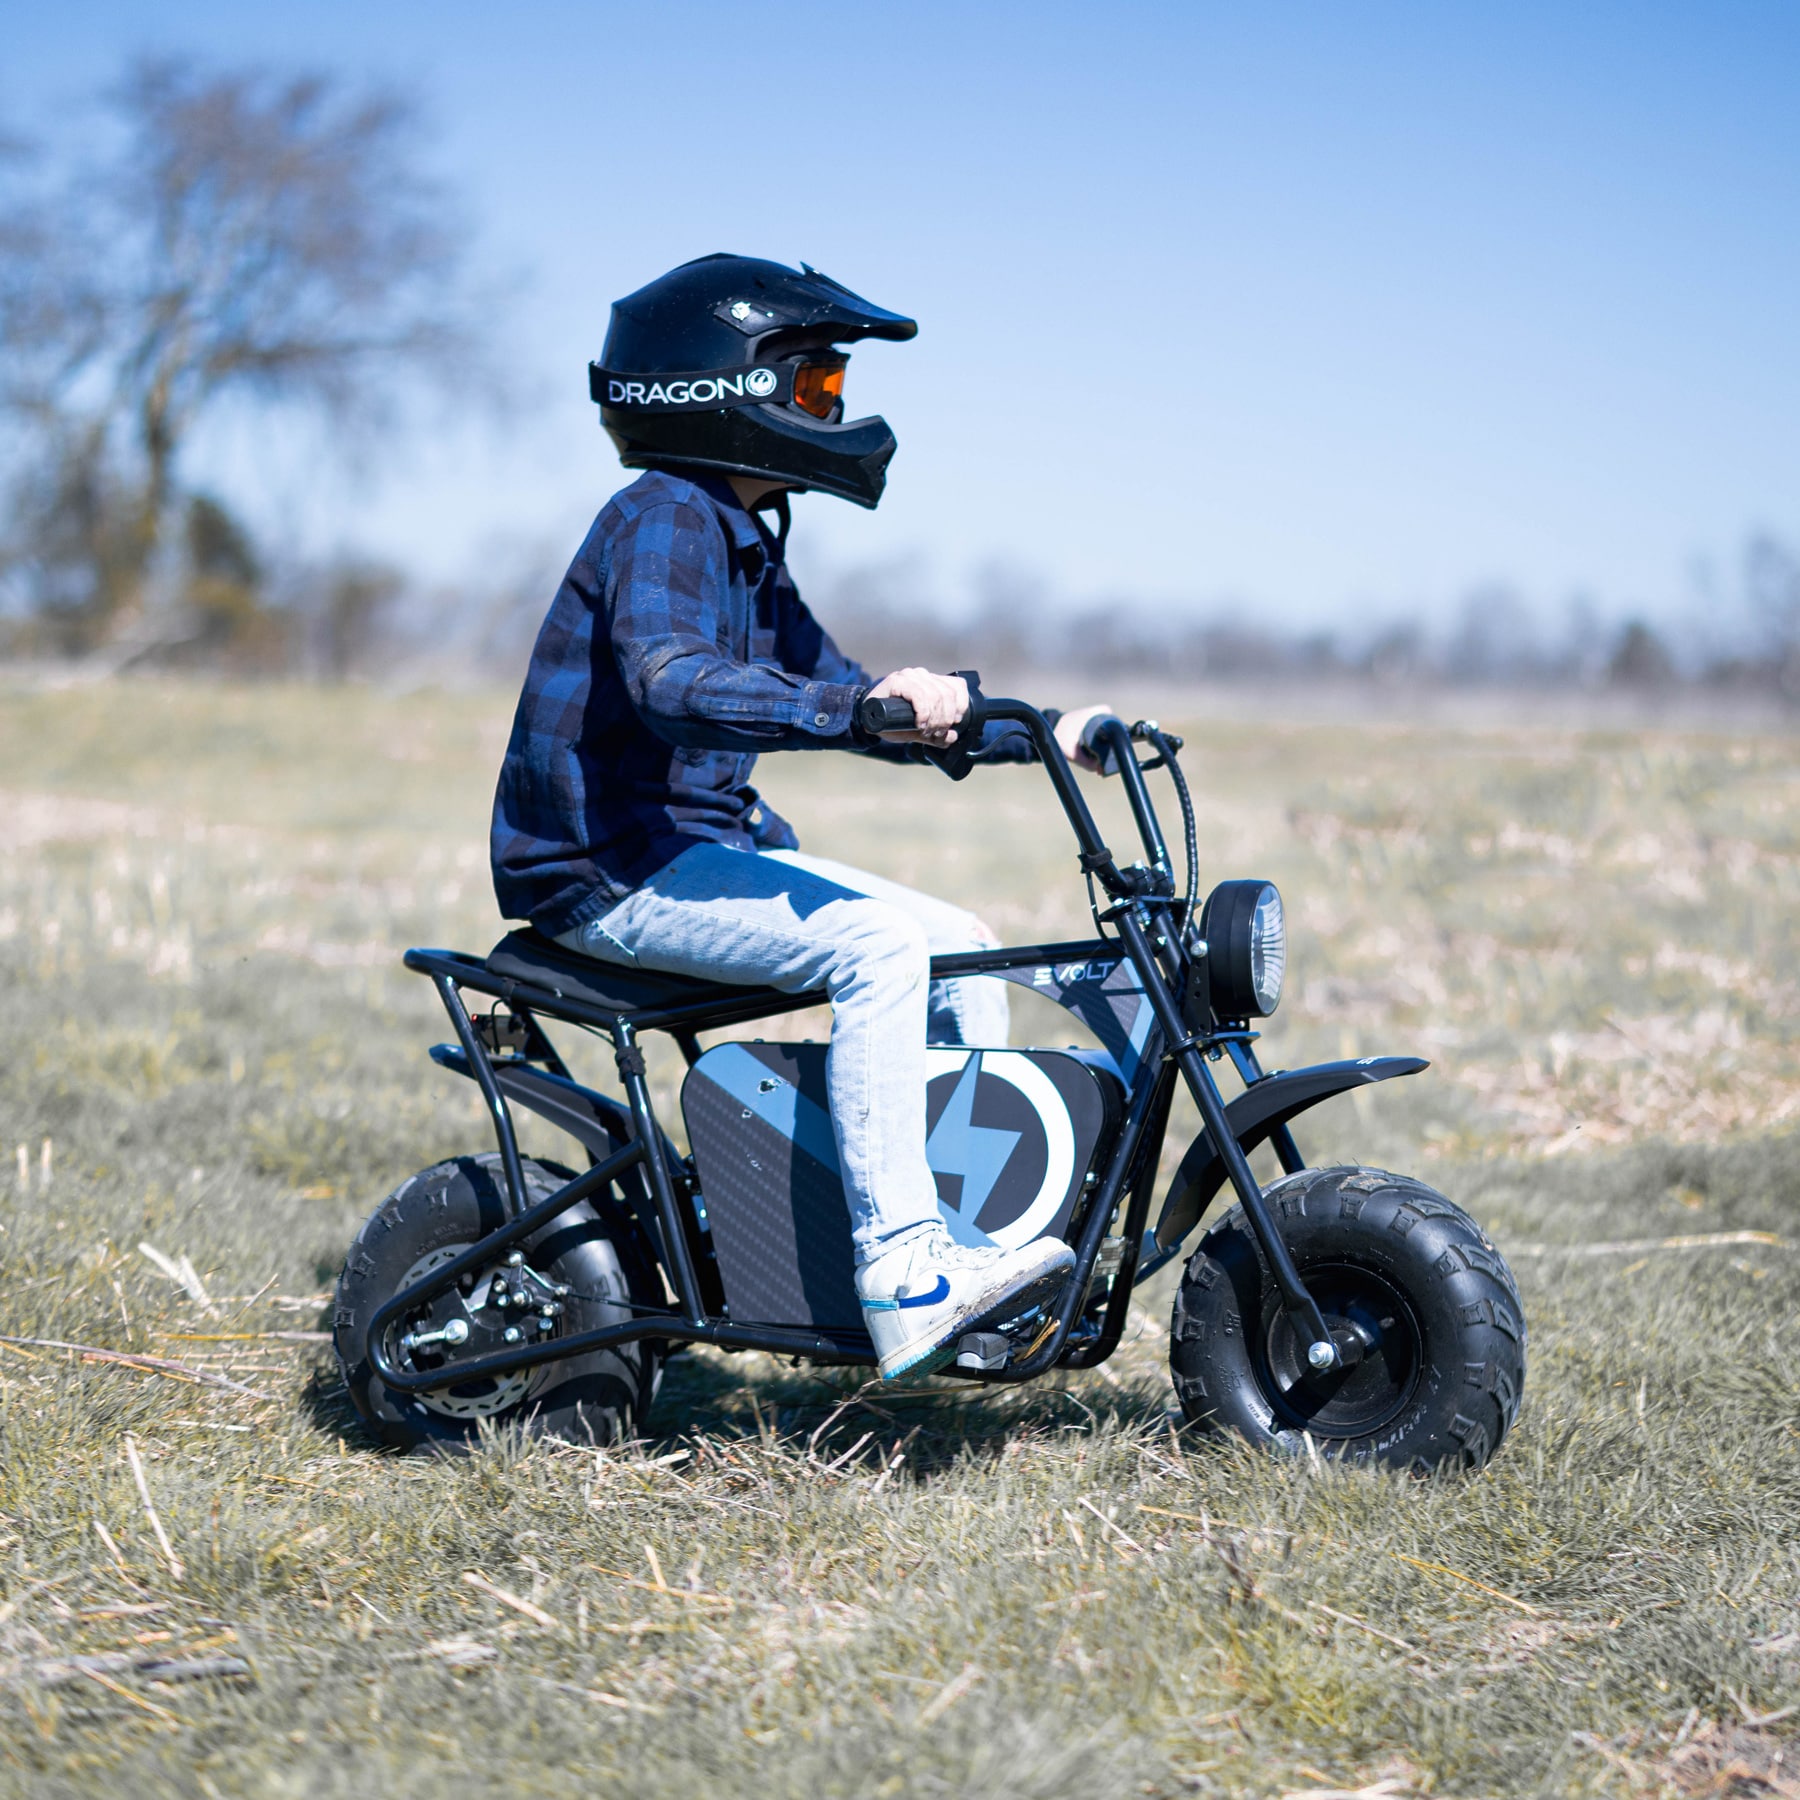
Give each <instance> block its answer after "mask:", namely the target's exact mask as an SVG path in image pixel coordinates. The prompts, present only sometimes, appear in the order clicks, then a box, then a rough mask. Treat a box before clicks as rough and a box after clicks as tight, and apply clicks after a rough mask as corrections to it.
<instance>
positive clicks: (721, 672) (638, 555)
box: [606, 501, 869, 750]
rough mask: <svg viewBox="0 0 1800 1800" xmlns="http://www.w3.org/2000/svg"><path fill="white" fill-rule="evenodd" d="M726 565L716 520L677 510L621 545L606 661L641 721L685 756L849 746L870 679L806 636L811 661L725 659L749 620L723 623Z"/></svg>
mask: <svg viewBox="0 0 1800 1800" xmlns="http://www.w3.org/2000/svg"><path fill="white" fill-rule="evenodd" d="M729 554H730V550H729V546H728V545H727V542H726V539H725V534H724V532H723V531H722V530H721V528H720V526H719V523H718V521H717V519H716V518H715V517H713V516H712V515H711V514H710V513H709V512H708V511H707V510H706V509H705V508H703V507H701V506H699V505H697V504H693V503H690V502H685V501H667V502H664V503H663V504H661V505H658V506H655V507H651V508H649V509H648V510H647V511H645V512H644V513H643V514H642V515H641V516H640V517H639V518H638V520H637V521H636V525H635V528H634V529H633V530H632V531H631V532H629V533H628V534H626V535H625V536H624V538H623V539H622V541H621V542H620V545H619V549H618V553H617V554H616V556H615V557H614V559H613V564H612V568H611V571H610V579H609V581H608V591H607V595H606V605H607V612H608V616H609V629H610V635H611V639H612V647H613V654H614V656H615V658H616V659H617V662H618V668H619V674H620V676H621V677H622V679H623V680H624V683H625V688H626V692H627V693H628V694H629V695H630V697H631V703H632V705H633V707H635V708H636V710H637V712H638V715H639V717H641V718H642V719H643V721H644V722H645V724H646V725H648V726H649V727H650V729H651V730H652V731H654V732H655V733H656V735H657V736H658V737H660V738H662V739H664V740H665V741H666V742H668V743H671V744H674V745H676V746H678V747H680V748H683V749H698V750H772V749H791V750H805V749H842V748H846V747H848V746H850V745H852V744H854V743H855V742H856V738H855V734H854V728H853V717H854V712H855V706H856V701H857V699H858V697H859V696H860V695H861V693H862V692H863V690H864V689H866V688H867V687H868V685H869V682H868V677H867V675H866V674H865V673H864V672H863V671H862V670H861V669H860V668H859V667H858V666H857V665H856V664H855V663H853V662H851V661H849V659H848V658H846V657H844V656H843V655H842V654H841V653H839V652H838V650H837V647H836V646H835V645H833V644H831V641H830V639H829V638H827V637H825V635H824V633H823V632H820V631H818V627H817V626H816V625H814V626H813V630H814V631H815V632H816V633H817V635H818V639H819V640H820V643H819V648H818V649H817V651H816V653H815V654H814V655H813V656H812V657H811V658H810V659H809V658H807V657H806V656H804V655H801V656H798V657H796V659H795V660H794V661H792V662H789V660H788V658H787V657H786V656H785V655H781V656H778V657H776V658H770V659H768V660H766V661H765V660H760V659H759V660H753V661H745V660H743V659H742V658H740V657H737V656H733V655H732V654H730V652H729V648H728V647H729V646H730V645H731V644H732V643H733V642H734V641H735V642H742V641H744V640H745V639H746V638H747V636H748V626H749V621H737V620H731V619H728V618H726V617H723V616H722V607H725V606H729V605H730V604H732V601H731V594H732V583H731V581H730V578H729V570H728V567H727V559H728V557H729ZM739 591H740V592H741V591H742V589H741V585H740V588H739ZM789 591H790V592H791V591H792V590H791V587H790V589H789ZM794 603H795V605H798V595H795V596H794ZM800 611H801V613H802V614H803V615H804V616H805V617H806V619H807V622H808V623H809V624H810V623H811V615H810V614H805V609H804V608H800ZM796 647H798V646H796Z"/></svg>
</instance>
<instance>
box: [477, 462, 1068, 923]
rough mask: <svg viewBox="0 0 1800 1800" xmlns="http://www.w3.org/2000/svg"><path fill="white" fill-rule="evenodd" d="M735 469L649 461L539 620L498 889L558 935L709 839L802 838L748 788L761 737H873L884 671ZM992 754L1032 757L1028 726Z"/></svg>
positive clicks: (832, 746) (773, 842)
mask: <svg viewBox="0 0 1800 1800" xmlns="http://www.w3.org/2000/svg"><path fill="white" fill-rule="evenodd" d="M781 552H782V546H781V544H780V542H779V540H777V538H776V537H775V536H774V535H773V534H772V533H771V532H770V531H768V530H767V528H766V527H764V526H763V524H762V523H761V522H760V521H759V520H758V519H756V518H755V517H753V516H752V515H751V514H750V513H748V512H747V511H745V509H744V508H743V507H742V506H740V505H739V504H738V501H737V498H736V496H735V495H734V494H733V493H732V491H731V488H730V487H729V485H728V484H727V483H726V482H725V481H724V480H723V479H721V478H717V477H714V476H709V475H702V476H699V477H697V478H695V479H689V478H687V477H685V476H682V475H677V474H674V473H672V472H668V471H663V470H651V471H649V472H648V473H647V474H645V475H643V476H641V477H640V478H639V479H638V480H637V481H635V482H633V483H632V484H631V486H630V487H628V488H626V489H625V490H624V491H623V492H622V493H619V494H615V495H614V496H613V498H612V499H611V500H610V501H609V502H608V503H607V505H606V506H605V508H604V509H603V510H602V511H601V513H600V516H599V517H598V518H597V519H596V520H595V521H594V525H593V529H592V530H591V531H589V533H588V536H587V541H586V542H585V543H584V544H583V545H582V547H581V549H580V551H579V553H578V554H577V555H576V558H575V560H574V562H573V563H572V564H571V565H570V567H569V572H568V574H567V575H565V576H564V577H563V582H562V586H561V587H560V588H559V589H558V590H557V593H556V598H555V599H554V600H553V601H552V602H551V605H550V612H549V616H548V617H547V618H546V619H545V620H544V624H543V628H542V629H541V630H540V631H539V633H538V638H537V644H536V646H535V648H534V649H533V651H532V655H531V668H530V671H529V673H528V674H527V675H526V678H525V691H524V692H523V693H522V694H521V695H520V696H519V707H518V711H517V713H516V714H515V715H514V717H513V727H512V736H511V738H510V740H509V741H508V743H507V746H506V760H505V762H504V763H503V764H502V766H501V770H500V785H499V789H498V791H497V793H496V794H495V796H494V819H493V830H492V834H491V839H490V850H491V854H492V858H493V867H494V893H495V897H496V898H497V899H498V901H499V903H500V911H501V913H502V914H503V915H504V916H505V917H507V918H509V919H529V920H530V921H531V923H532V924H533V925H535V926H536V927H537V928H538V930H540V931H542V932H544V933H546V934H548V935H550V936H560V935H562V934H563V933H565V932H569V931H574V930H577V929H579V928H580V927H581V926H582V925H585V924H586V923H587V922H588V921H589V920H590V919H594V918H597V917H599V916H600V915H601V914H602V913H604V912H605V911H606V910H607V909H608V908H609V907H610V906H612V905H613V904H614V903H615V902H616V901H618V900H621V899H623V898H624V896H625V895H626V894H628V893H630V892H631V891H632V890H633V889H634V888H636V887H638V886H640V885H641V884H642V883H643V882H645V881H647V880H648V879H649V878H650V877H651V876H652V875H653V874H655V873H656V871H657V870H658V869H660V868H662V867H663V866H664V865H665V864H667V863H669V862H672V861H673V860H674V859H675V858H676V857H677V856H679V855H680V854H681V852H682V851H683V850H685V849H688V848H689V847H690V846H691V845H692V844H693V843H695V841H696V840H700V839H705V840H708V841H710V842H713V843H721V844H732V845H735V846H737V847H739V848H742V849H746V850H748V849H751V848H763V849H795V848H797V847H798V839H797V838H796V837H795V836H794V832H793V828H792V827H791V826H790V825H789V824H788V823H787V822H786V820H784V819H782V818H780V817H778V816H777V815H776V813H775V812H773V811H772V810H771V809H770V807H769V806H768V805H767V804H766V803H765V802H764V801H763V800H762V798H761V796H760V795H759V794H758V793H757V791H756V789H755V788H754V787H752V786H751V785H750V775H751V771H752V770H753V769H754V768H755V766H756V757H757V753H758V752H759V751H763V750H859V751H864V752H867V753H870V754H875V755H880V756H884V757H888V758H891V759H895V760H912V752H913V750H914V748H915V747H914V746H911V745H891V744H871V743H870V741H869V740H868V739H866V738H864V737H862V736H861V735H860V734H859V733H858V731H857V730H856V728H855V726H854V723H853V721H854V717H855V709H856V703H857V701H858V700H860V699H861V697H862V695H863V694H864V693H865V692H866V691H867V690H868V688H869V687H870V686H871V685H873V684H872V680H871V677H870V675H869V673H868V671H867V670H865V669H864V668H863V667H862V665H861V664H860V663H857V662H854V661H852V660H851V659H850V658H849V657H847V656H845V655H844V653H843V652H842V651H841V650H839V649H838V647H837V645H836V644H834V643H833V642H832V641H831V639H830V637H829V636H828V635H827V634H826V633H825V631H824V630H823V629H822V628H821V627H820V626H819V624H818V622H817V621H816V620H815V619H814V618H813V616H812V614H811V613H810V612H808V611H807V609H806V607H805V605H804V603H803V602H802V601H801V599H800V595H799V592H798V590H797V589H796V588H795V586H794V583H793V579H792V577H790V576H789V574H788V571H787V568H786V565H785V563H784V562H783V560H782V553H781ZM983 751H984V753H985V755H986V756H988V757H992V758H996V759H999V760H1008V761H1013V760H1026V759H1028V758H1029V757H1030V756H1031V755H1032V754H1033V752H1032V748H1031V743H1030V740H1029V739H1028V738H1026V737H1025V735H1024V733H1023V732H1021V731H1019V730H1018V729H1017V728H1016V727H1012V728H1007V727H1000V726H996V727H991V728H990V730H989V733H988V734H987V736H986V738H985V739H984V743H983Z"/></svg>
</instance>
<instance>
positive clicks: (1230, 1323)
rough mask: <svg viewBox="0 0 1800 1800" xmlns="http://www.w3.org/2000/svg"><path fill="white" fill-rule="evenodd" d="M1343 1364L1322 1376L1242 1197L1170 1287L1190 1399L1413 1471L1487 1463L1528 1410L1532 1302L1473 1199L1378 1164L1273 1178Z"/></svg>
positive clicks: (1215, 1420)
mask: <svg viewBox="0 0 1800 1800" xmlns="http://www.w3.org/2000/svg"><path fill="white" fill-rule="evenodd" d="M1267 1195H1268V1201H1269V1206H1270V1209H1271V1211H1272V1212H1273V1213H1274V1215H1275V1221H1276V1224H1277V1227H1278V1228H1279V1230H1280V1232H1281V1235H1282V1238H1283V1240H1284V1241H1285V1242H1286V1244H1287V1247H1288V1250H1289V1252H1290V1253H1291V1254H1292V1256H1293V1259H1294V1262H1295V1264H1296V1266H1297V1267H1298V1268H1299V1271H1300V1273H1301V1275H1302V1277H1303V1278H1304V1279H1305V1281H1306V1284H1307V1287H1308V1288H1309V1290H1310V1291H1311V1293H1312V1295H1313V1297H1314V1299H1315V1300H1317V1301H1318V1303H1319V1307H1320V1310H1321V1312H1323V1313H1324V1315H1325V1322H1326V1326H1327V1328H1328V1329H1329V1330H1331V1332H1332V1334H1333V1336H1334V1338H1336V1339H1338V1341H1339V1342H1340V1345H1341V1346H1342V1347H1344V1348H1346V1349H1347V1350H1348V1354H1347V1355H1346V1356H1345V1359H1344V1363H1343V1366H1341V1367H1339V1368H1337V1369H1333V1370H1330V1371H1327V1372H1326V1373H1325V1374H1323V1375H1320V1374H1317V1373H1316V1372H1314V1371H1313V1370H1312V1369H1311V1368H1310V1367H1309V1366H1308V1365H1307V1363H1306V1359H1305V1354H1304V1348H1305V1347H1304V1346H1303V1345H1301V1344H1299V1343H1298V1342H1297V1341H1296V1338H1295V1335H1294V1332H1293V1330H1292V1328H1291V1326H1290V1325H1289V1323H1288V1320H1287V1315H1286V1314H1285V1312H1284V1311H1283V1309H1282V1306H1281V1300H1280V1295H1279V1294H1278V1292H1277V1291H1276V1287H1275V1283H1274V1281H1273V1279H1272V1278H1271V1276H1270V1273H1269V1270H1268V1268H1267V1266H1266V1264H1265V1263H1264V1261H1263V1257H1262V1252H1261V1250H1260V1249H1259V1248H1258V1246H1257V1243H1256V1239H1255V1235H1254V1233H1253V1232H1252V1230H1251V1228H1250V1224H1249V1221H1248V1220H1247V1219H1246V1218H1245V1216H1244V1213H1243V1209H1242V1208H1241V1207H1233V1208H1232V1209H1231V1211H1230V1212H1228V1213H1227V1214H1225V1216H1224V1217H1223V1218H1222V1219H1221V1220H1220V1221H1219V1222H1218V1224H1217V1225H1215V1226H1214V1227H1213V1228H1212V1230H1211V1231H1209V1232H1208V1233H1207V1234H1206V1236H1205V1238H1204V1239H1203V1240H1202V1241H1201V1243H1200V1246H1199V1248H1198V1249H1197V1250H1196V1251H1195V1252H1194V1254H1193V1256H1192V1257H1191V1258H1190V1259H1189V1260H1188V1265H1187V1272H1186V1274H1185V1275H1184V1277H1183V1278H1182V1282H1181V1286H1180V1288H1179V1290H1178V1291H1177V1293H1176V1296H1175V1313H1174V1320H1173V1324H1172V1327H1171V1332H1170V1345H1169V1365H1170V1373H1171V1375H1172V1376H1173V1378H1174V1383H1175V1393H1176V1396H1177V1398H1178V1399H1179V1401H1180V1403H1181V1410H1182V1412H1183V1414H1184V1415H1185V1416H1186V1418H1187V1419H1188V1421H1189V1422H1190V1423H1191V1424H1194V1425H1196V1426H1199V1427H1201V1428H1203V1429H1206V1430H1214V1431H1235V1432H1237V1433H1238V1434H1239V1435H1240V1436H1242V1437H1245V1438H1247V1439H1249V1440H1250V1441H1251V1442H1252V1443H1256V1444H1262V1445H1265V1446H1267V1447H1269V1448H1271V1449H1282V1450H1295V1449H1304V1446H1305V1444H1306V1442H1307V1440H1308V1438H1310V1440H1311V1442H1312V1444H1313V1446H1314V1447H1315V1448H1316V1449H1317V1450H1318V1452H1319V1453H1320V1454H1321V1455H1326V1456H1333V1457H1338V1458H1341V1459H1343V1460H1345V1461H1348V1462H1374V1463H1381V1464H1384V1465H1387V1466H1390V1467H1394V1468H1401V1469H1408V1470H1412V1471H1415V1472H1421V1473H1423V1472H1427V1471H1430V1470H1434V1469H1437V1468H1440V1467H1442V1466H1445V1465H1449V1466H1452V1467H1456V1468H1461V1469H1466V1470H1474V1469H1479V1468H1480V1467H1481V1466H1482V1465H1483V1464H1484V1463H1486V1462H1487V1460H1488V1459H1489V1458H1490V1457H1491V1456H1492V1455H1493V1454H1494V1452H1495V1451H1496V1450H1498V1449H1499V1447H1500V1444H1501V1441H1502V1440H1503V1439H1504V1438H1505V1436H1506V1434H1507V1432H1508V1431H1509V1430H1510V1429H1511V1427H1512V1423H1513V1420H1514V1419H1515V1418H1516V1417H1517V1416H1518V1411H1519V1402H1520V1398H1521V1396H1522V1394H1523V1392H1524V1386H1525V1313H1524V1309H1523V1307H1522V1306H1521V1305H1520V1304H1519V1290H1518V1286H1517V1284H1516V1283H1515V1282H1514V1280H1513V1276H1512V1271H1511V1270H1510V1269H1509V1268H1508V1267H1507V1266H1506V1261H1505V1259H1504V1258H1503V1257H1502V1256H1501V1254H1500V1252H1499V1251H1498V1250H1496V1249H1495V1248H1494V1246H1493V1244H1492V1243H1491V1242H1490V1241H1489V1239H1488V1238H1487V1236H1486V1234H1485V1233H1484V1232H1483V1231H1482V1229H1481V1227H1480V1226H1479V1225H1477V1224H1476V1223H1475V1221H1474V1220H1473V1219H1471V1218H1470V1217H1469V1215H1468V1214H1467V1213H1466V1212H1464V1211H1463V1210H1462V1208H1461V1207H1459V1206H1456V1205H1454V1204H1453V1203H1452V1202H1451V1201H1449V1200H1446V1199H1445V1198H1444V1196H1443V1195H1442V1194H1440V1193H1437V1192H1436V1191H1435V1190H1433V1189H1431V1188H1428V1187H1426V1186H1425V1185H1424V1183H1423V1182H1419V1181H1414V1180H1413V1179H1411V1178H1410V1177H1409V1176H1405V1175H1390V1174H1388V1173H1387V1172H1386V1171H1385V1170H1381V1169H1363V1168H1338V1169H1304V1170H1302V1171H1301V1172H1300V1173H1299V1174H1297V1175H1289V1176H1287V1177H1285V1178H1284V1179H1282V1180H1280V1181H1278V1182H1276V1183H1275V1184H1274V1185H1273V1186H1272V1187H1270V1188H1269V1189H1268V1190H1267Z"/></svg>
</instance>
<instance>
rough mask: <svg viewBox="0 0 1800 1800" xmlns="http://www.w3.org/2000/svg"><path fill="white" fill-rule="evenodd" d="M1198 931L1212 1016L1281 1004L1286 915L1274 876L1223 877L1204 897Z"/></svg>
mask: <svg viewBox="0 0 1800 1800" xmlns="http://www.w3.org/2000/svg"><path fill="white" fill-rule="evenodd" d="M1200 935H1201V936H1202V937H1203V938H1205V940H1206V947H1207V957H1206V962H1207V986H1208V990H1209V992H1210V993H1211V995H1212V1006H1213V1013H1214V1016H1215V1017H1217V1018H1220V1019H1253V1018H1266V1017H1267V1016H1268V1014H1270V1013H1272V1012H1273V1011H1274V1010H1275V1008H1276V1007H1277V1006H1279V1005H1280V1004H1281V978H1282V976H1283V975H1285V974H1286V973H1287V920H1286V918H1285V917H1284V916H1283V914H1282V910H1281V893H1280V891H1279V890H1278V889H1277V888H1276V886H1275V884H1274V883H1273V882H1272V881H1222V882H1220V883H1219V885H1218V886H1217V887H1216V888H1214V889H1213V891H1212V892H1211V893H1210V894H1209V895H1207V897H1206V905H1205V907H1204V909H1203V910H1202V911H1201V914H1200Z"/></svg>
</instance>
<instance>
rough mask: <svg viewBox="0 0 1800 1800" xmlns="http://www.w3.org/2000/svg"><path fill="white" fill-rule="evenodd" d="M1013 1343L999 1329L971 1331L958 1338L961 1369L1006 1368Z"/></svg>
mask: <svg viewBox="0 0 1800 1800" xmlns="http://www.w3.org/2000/svg"><path fill="white" fill-rule="evenodd" d="M1011 1355H1012V1345H1011V1343H1010V1342H1009V1341H1008V1340H1007V1339H1006V1338H1003V1337H1002V1336H1001V1335H1000V1333H999V1332H997V1331H969V1332H965V1333H964V1334H963V1335H962V1336H961V1337H959V1338H958V1339H957V1340H956V1366H957V1367H958V1368H959V1369H1004V1368H1005V1367H1006V1364H1007V1360H1008V1359H1009V1358H1010V1357H1011Z"/></svg>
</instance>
